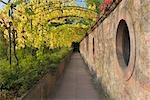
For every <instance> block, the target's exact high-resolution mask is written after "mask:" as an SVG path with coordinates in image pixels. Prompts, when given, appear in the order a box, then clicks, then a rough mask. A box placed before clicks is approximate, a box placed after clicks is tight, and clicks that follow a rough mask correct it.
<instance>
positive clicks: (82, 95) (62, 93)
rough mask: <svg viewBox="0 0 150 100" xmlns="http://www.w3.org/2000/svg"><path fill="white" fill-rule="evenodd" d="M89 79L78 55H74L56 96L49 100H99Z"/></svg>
mask: <svg viewBox="0 0 150 100" xmlns="http://www.w3.org/2000/svg"><path fill="white" fill-rule="evenodd" d="M91 78H92V77H91V76H90V75H89V73H88V71H87V70H86V65H85V64H84V62H83V60H82V58H81V56H80V54H79V53H74V54H73V55H72V57H71V61H70V63H69V64H68V66H67V69H66V70H65V73H64V77H63V79H62V81H61V84H59V86H58V87H57V89H56V94H55V95H54V96H53V97H52V98H51V99H49V100H100V98H99V95H98V92H97V91H96V89H95V88H94V85H93V83H92V81H91ZM101 100H102V99H101Z"/></svg>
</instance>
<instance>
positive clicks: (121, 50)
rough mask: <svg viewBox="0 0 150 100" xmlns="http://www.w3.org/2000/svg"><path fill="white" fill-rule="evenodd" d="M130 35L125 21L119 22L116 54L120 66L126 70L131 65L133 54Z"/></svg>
mask: <svg viewBox="0 0 150 100" xmlns="http://www.w3.org/2000/svg"><path fill="white" fill-rule="evenodd" d="M130 47H131V43H130V34H129V29H128V26H127V23H126V21H125V20H121V21H120V22H119V25H118V28H117V35H116V53H117V58H118V62H119V65H120V66H121V67H122V69H125V68H127V67H128V65H129V60H130V54H131V50H130Z"/></svg>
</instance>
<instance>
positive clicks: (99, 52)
mask: <svg viewBox="0 0 150 100" xmlns="http://www.w3.org/2000/svg"><path fill="white" fill-rule="evenodd" d="M121 22H125V23H126V25H127V27H128V31H129V37H130V38H129V40H128V39H126V40H128V42H129V43H127V42H124V44H125V45H128V46H124V44H123V43H122V42H123V40H124V37H126V34H127V33H125V34H124V35H125V36H122V37H121V35H120V36H117V34H121V33H122V34H123V32H122V31H123V29H122V28H119V27H123V25H121V24H120V23H121ZM119 25H121V26H119ZM124 25H125V24H124ZM94 27H95V28H94V29H93V30H92V31H90V32H89V34H88V36H86V37H85V38H84V39H83V40H82V41H81V43H80V52H81V55H82V56H83V58H84V60H85V62H86V63H87V64H88V66H89V69H90V70H91V71H94V72H95V73H96V77H97V80H98V81H99V82H101V84H102V86H103V88H104V90H105V91H106V92H107V93H108V94H109V95H110V97H111V98H112V99H114V100H150V0H122V1H121V2H120V4H119V5H118V6H117V7H116V8H115V10H114V11H113V12H111V14H110V15H109V16H107V18H105V20H104V21H103V22H102V23H101V22H97V24H96V25H95V26H94ZM93 38H94V39H93ZM93 40H94V43H93ZM93 48H94V50H93ZM126 48H127V49H126ZM124 49H125V50H129V52H127V53H129V54H130V55H129V56H127V53H124V51H123V50H124ZM124 56H127V57H128V58H129V62H128V64H125V61H124V58H123V57H124Z"/></svg>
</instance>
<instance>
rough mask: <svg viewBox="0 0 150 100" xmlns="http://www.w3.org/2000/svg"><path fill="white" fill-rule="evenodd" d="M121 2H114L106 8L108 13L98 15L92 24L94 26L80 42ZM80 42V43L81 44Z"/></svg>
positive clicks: (117, 0) (119, 0) (118, 0)
mask: <svg viewBox="0 0 150 100" xmlns="http://www.w3.org/2000/svg"><path fill="white" fill-rule="evenodd" d="M121 1H122V0H114V1H113V3H112V4H111V5H110V6H108V8H107V9H109V11H104V13H103V14H102V15H100V17H99V18H98V20H97V21H96V22H95V23H94V25H92V26H91V27H90V28H89V30H88V31H87V32H86V35H85V36H84V37H83V38H82V39H81V41H82V40H83V39H84V38H85V37H86V36H88V35H89V34H91V32H92V31H93V30H94V29H96V28H97V27H98V26H99V25H100V24H101V23H102V22H103V21H104V20H105V19H106V18H107V17H108V16H109V15H110V14H111V13H112V12H113V11H114V10H115V8H116V7H117V6H118V5H119V4H120V2H121ZM81 41H80V42H81Z"/></svg>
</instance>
